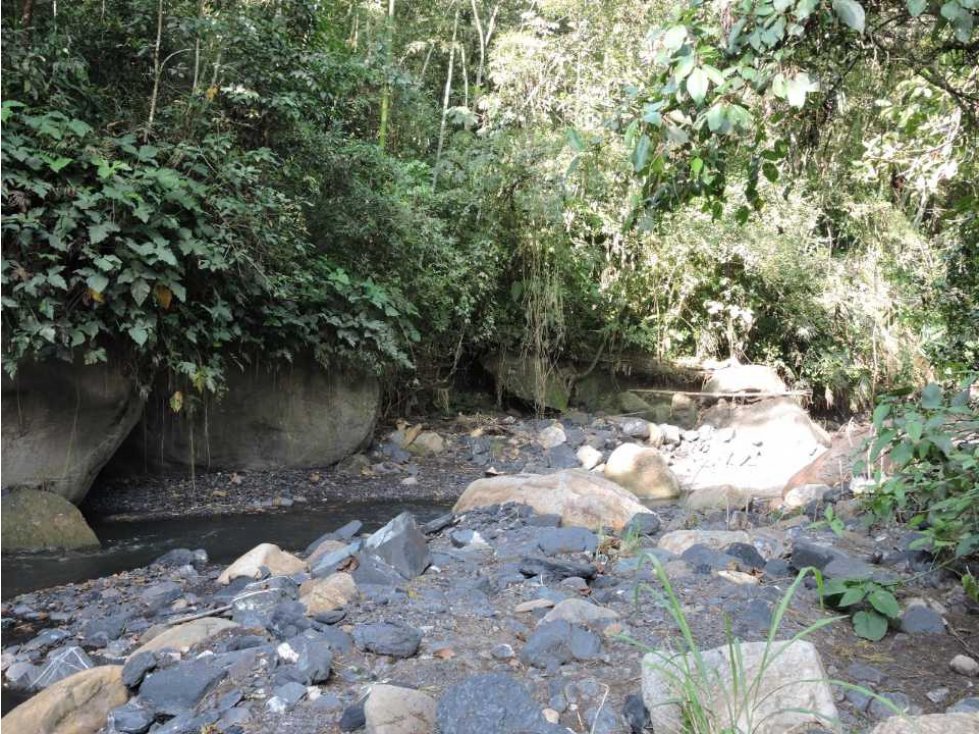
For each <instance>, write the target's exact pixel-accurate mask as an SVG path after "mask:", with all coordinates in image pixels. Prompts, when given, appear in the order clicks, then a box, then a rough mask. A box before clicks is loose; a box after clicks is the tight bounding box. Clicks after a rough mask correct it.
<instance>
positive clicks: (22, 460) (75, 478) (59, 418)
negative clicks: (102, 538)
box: [0, 362, 143, 504]
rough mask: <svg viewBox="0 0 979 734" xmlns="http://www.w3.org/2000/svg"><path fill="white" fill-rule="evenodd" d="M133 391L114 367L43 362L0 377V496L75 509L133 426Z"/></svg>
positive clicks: (138, 402)
mask: <svg viewBox="0 0 979 734" xmlns="http://www.w3.org/2000/svg"><path fill="white" fill-rule="evenodd" d="M142 408H143V399H142V398H141V397H140V394H139V391H138V390H137V387H136V383H135V382H134V381H133V380H131V379H129V378H128V377H127V376H126V375H125V374H124V373H123V371H122V370H121V369H119V368H118V367H111V366H109V365H86V366H83V365H75V364H69V363H67V362H48V363H43V364H31V365H22V366H21V367H20V369H19V370H18V372H17V376H16V377H15V378H14V379H10V377H8V376H7V374H6V373H4V375H3V377H2V419H0V426H2V428H0V433H2V441H3V488H4V489H10V488H22V487H26V488H29V489H42V490H45V491H47V492H52V493H54V494H59V495H61V496H62V497H64V498H65V499H67V500H70V501H71V502H74V503H75V504H78V503H79V502H81V501H82V499H84V497H85V494H86V493H87V492H88V490H89V488H90V487H91V486H92V482H93V481H94V480H95V477H96V475H97V474H98V473H99V471H100V470H101V469H102V467H103V466H105V463H106V462H107V461H108V460H109V459H110V458H111V457H112V455H113V454H114V453H115V451H116V449H118V448H119V445H120V444H121V443H122V442H123V440H125V438H126V436H128V435H129V432H130V431H131V430H132V428H133V426H134V425H135V424H136V421H137V420H138V419H139V414H140V411H141V410H142Z"/></svg>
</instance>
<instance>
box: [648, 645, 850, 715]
mask: <svg viewBox="0 0 979 734" xmlns="http://www.w3.org/2000/svg"><path fill="white" fill-rule="evenodd" d="M767 645H768V643H765V642H747V643H740V659H741V665H742V668H743V674H744V675H743V680H746V681H751V682H752V687H751V692H750V694H748V693H746V692H745V691H743V690H738V692H737V695H736V696H735V694H734V693H733V691H734V689H735V685H734V681H733V677H732V673H731V659H730V652H731V651H730V648H729V647H728V646H727V645H725V646H723V647H718V648H714V649H713V650H707V651H706V652H704V653H702V654H701V660H702V661H703V665H704V669H703V670H698V668H697V662H696V661H695V660H694V659H693V658H692V657H688V658H686V659H684V657H683V656H682V655H680V656H675V655H673V654H672V653H649V654H647V655H646V656H645V657H644V658H643V667H642V694H643V702H644V703H645V704H646V708H647V709H649V713H650V718H651V719H652V724H653V730H654V731H657V732H682V731H685V729H684V726H683V712H682V709H681V706H680V705H679V704H678V703H675V702H674V701H675V700H676V699H677V698H678V697H679V696H680V695H681V694H680V692H679V690H678V688H677V684H676V680H675V676H676V673H677V668H676V667H675V666H684V665H685V666H687V668H688V669H691V670H693V671H694V674H693V676H692V680H693V681H694V685H695V686H696V687H697V689H698V691H697V695H698V699H699V700H700V703H701V705H702V706H704V707H705V708H706V710H707V711H708V712H709V715H710V717H711V731H728V730H736V731H750V732H752V734H785V732H790V731H804V730H805V729H806V728H808V727H807V725H813V726H818V725H821V726H833V725H834V724H833V722H835V720H836V719H837V716H838V714H837V710H836V704H835V703H834V702H833V692H832V690H831V689H830V687H829V683H828V682H827V680H826V673H825V671H824V670H823V665H822V661H821V660H820V657H819V653H818V652H817V651H816V648H815V646H813V644H812V643H811V642H807V641H805V640H797V641H795V642H790V641H778V642H774V643H772V644H771V648H770V649H769V650H768V653H767V655H766V646H767ZM732 713H734V714H736V715H734V716H732ZM732 719H733V720H732Z"/></svg>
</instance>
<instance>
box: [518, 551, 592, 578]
mask: <svg viewBox="0 0 979 734" xmlns="http://www.w3.org/2000/svg"><path fill="white" fill-rule="evenodd" d="M597 572H598V569H596V568H595V566H594V565H592V564H591V563H576V562H574V561H558V560H554V559H550V558H539V557H536V556H527V557H525V558H522V559H521V560H520V573H522V574H523V575H524V576H542V577H543V578H544V579H545V580H546V581H560V580H561V579H566V578H568V577H569V576H580V577H581V578H583V579H592V578H595V574H596V573H597Z"/></svg>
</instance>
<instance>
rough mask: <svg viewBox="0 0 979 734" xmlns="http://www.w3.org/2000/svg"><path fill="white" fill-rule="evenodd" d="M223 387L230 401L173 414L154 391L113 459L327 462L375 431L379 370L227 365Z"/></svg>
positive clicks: (297, 363) (228, 465)
mask: <svg viewBox="0 0 979 734" xmlns="http://www.w3.org/2000/svg"><path fill="white" fill-rule="evenodd" d="M225 386H226V387H227V397H228V399H227V400H221V401H218V402H215V403H214V405H211V406H209V408H208V410H207V411H195V412H193V413H192V414H188V413H187V411H184V412H183V413H181V414H179V415H176V416H175V415H173V413H172V412H171V411H170V408H169V407H168V406H167V404H166V400H165V399H160V398H161V397H162V396H156V397H157V399H152V398H151V399H150V400H149V401H147V405H146V410H145V411H144V413H143V417H142V419H141V421H140V425H139V426H138V427H137V428H136V429H135V430H134V431H133V432H132V433H131V434H130V437H129V439H128V440H127V441H126V442H125V444H124V445H123V447H122V448H121V450H120V452H119V453H118V454H117V455H116V457H114V459H113V463H114V464H118V463H119V462H120V461H122V460H128V461H129V463H130V465H134V466H136V467H139V468H140V469H142V468H143V467H144V466H146V467H148V468H149V469H151V470H164V471H166V470H186V469H188V468H189V467H190V466H191V465H193V464H196V466H198V467H201V466H207V467H209V469H210V470H211V471H215V470H228V471H241V470H243V469H244V470H252V471H255V470H267V469H288V468H292V469H302V468H306V467H311V466H325V465H327V464H333V463H336V462H338V461H340V460H341V459H343V458H345V457H346V456H348V455H350V454H353V453H354V452H355V451H357V450H358V449H359V448H360V447H361V445H362V444H363V443H364V442H365V440H367V439H368V438H369V437H370V436H371V434H372V433H373V430H374V426H375V422H376V418H377V411H378V408H379V407H380V398H381V393H380V384H379V383H378V381H377V379H376V378H374V377H373V376H370V375H365V374H363V373H361V374H358V373H356V372H354V371H346V370H337V369H329V370H328V369H325V368H324V367H323V366H322V365H320V364H318V363H317V362H316V361H315V360H314V359H312V358H311V357H308V358H307V357H303V358H299V359H296V360H294V361H293V362H291V363H290V364H289V366H288V368H287V369H279V368H276V367H272V366H266V365H262V366H253V367H250V368H248V369H246V370H228V371H227V373H226V374H225ZM205 414H206V415H205ZM164 418H166V420H164ZM205 421H206V422H205ZM192 436H207V440H206V441H192V440H191V437H192Z"/></svg>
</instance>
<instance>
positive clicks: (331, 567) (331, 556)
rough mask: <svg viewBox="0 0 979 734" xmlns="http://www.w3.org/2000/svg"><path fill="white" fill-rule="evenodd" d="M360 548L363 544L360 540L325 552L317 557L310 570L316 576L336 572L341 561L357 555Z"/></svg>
mask: <svg viewBox="0 0 979 734" xmlns="http://www.w3.org/2000/svg"><path fill="white" fill-rule="evenodd" d="M360 548H361V544H360V543H359V542H355V543H349V544H348V545H345V546H344V547H343V548H337V549H336V550H335V551H330V552H329V553H324V554H323V555H322V556H320V557H319V558H317V559H316V561H315V563H314V564H313V568H312V569H311V571H310V572H311V573H312V575H313V576H315V577H316V578H324V577H326V576H330V575H332V574H334V573H336V570H337V568H338V567H339V566H340V564H341V563H343V562H344V561H346V560H347V559H348V558H350V557H351V556H353V555H355V554H356V553H357V551H359V550H360Z"/></svg>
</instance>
